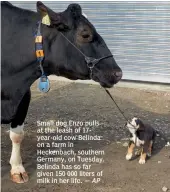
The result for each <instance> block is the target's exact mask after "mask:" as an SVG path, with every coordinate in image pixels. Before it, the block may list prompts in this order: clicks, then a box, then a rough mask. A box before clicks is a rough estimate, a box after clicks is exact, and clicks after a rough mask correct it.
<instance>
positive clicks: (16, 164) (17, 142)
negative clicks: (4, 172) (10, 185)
mask: <svg viewBox="0 0 170 192" xmlns="http://www.w3.org/2000/svg"><path fill="white" fill-rule="evenodd" d="M23 128H24V124H23V125H21V126H19V125H18V126H17V127H16V128H11V129H10V139H11V141H12V153H11V158H10V164H11V179H12V181H13V182H15V183H24V182H27V181H28V175H27V173H26V171H25V168H24V167H23V165H22V159H21V153H20V147H21V142H22V140H23V138H24V130H23Z"/></svg>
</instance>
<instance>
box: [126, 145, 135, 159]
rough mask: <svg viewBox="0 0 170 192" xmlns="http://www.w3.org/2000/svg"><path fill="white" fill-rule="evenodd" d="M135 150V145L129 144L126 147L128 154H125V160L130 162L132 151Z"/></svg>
mask: <svg viewBox="0 0 170 192" xmlns="http://www.w3.org/2000/svg"><path fill="white" fill-rule="evenodd" d="M134 148H135V144H134V142H133V141H130V142H129V146H128V152H127V154H126V160H130V159H132V155H133V150H134Z"/></svg>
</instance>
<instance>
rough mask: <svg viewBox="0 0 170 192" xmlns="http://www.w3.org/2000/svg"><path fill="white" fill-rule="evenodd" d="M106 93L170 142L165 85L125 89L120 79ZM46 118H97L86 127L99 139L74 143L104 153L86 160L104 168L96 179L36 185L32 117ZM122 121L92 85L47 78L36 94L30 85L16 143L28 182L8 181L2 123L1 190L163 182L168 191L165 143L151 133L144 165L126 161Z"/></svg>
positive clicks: (34, 191) (135, 191) (101, 191)
mask: <svg viewBox="0 0 170 192" xmlns="http://www.w3.org/2000/svg"><path fill="white" fill-rule="evenodd" d="M132 87H133V88H132ZM152 89H153V87H152ZM110 92H111V94H112V95H113V96H114V98H115V100H116V101H117V103H118V105H119V107H120V108H121V109H122V110H123V111H124V112H125V114H126V116H127V117H128V118H131V117H133V116H138V117H140V118H142V119H143V120H144V121H145V122H148V123H151V124H152V125H153V126H154V127H155V128H156V129H157V130H159V131H161V132H162V133H163V134H165V136H166V137H167V138H168V139H169V140H170V91H169V87H167V88H165V89H159V91H158V89H157V88H156V89H154V90H151V89H149V88H145V87H140V88H139V87H134V86H130V88H129V86H127V84H124V85H123V84H122V83H120V85H119V86H115V88H112V89H110ZM51 119H55V120H61V121H64V120H69V119H72V120H75V121H77V120H80V121H90V120H98V121H100V123H101V124H100V126H99V127H97V128H94V129H92V134H98V135H102V136H103V141H101V142H88V143H87V142H80V141H78V142H76V143H75V150H78V149H82V148H83V149H88V148H93V149H100V150H101V149H103V150H104V151H105V156H104V159H105V161H104V163H102V165H101V164H96V163H94V164H92V170H93V171H94V172H97V171H99V170H101V169H102V170H103V171H104V176H103V178H102V181H101V182H100V183H98V184H90V183H82V184H37V182H36V178H37V177H36V144H37V141H36V129H37V127H36V121H37V120H44V121H45V120H51ZM124 123H125V122H124V119H123V118H122V116H121V114H120V113H119V111H118V110H117V108H116V107H115V105H114V104H113V103H112V101H111V100H110V98H109V97H108V95H106V93H105V91H104V90H103V88H101V87H100V86H98V85H89V84H80V83H72V82H68V81H62V82H61V81H51V91H50V92H49V93H47V94H42V93H40V92H39V91H38V90H37V85H36V83H35V84H34V85H33V86H32V100H31V104H30V108H29V111H28V115H27V118H26V123H25V139H24V141H23V144H22V157H23V161H24V166H25V168H26V170H27V171H28V174H29V177H30V180H29V182H28V183H25V184H14V183H12V182H11V181H10V179H9V171H10V166H9V164H8V161H9V158H10V153H11V142H10V139H9V136H8V135H9V133H8V132H7V130H8V126H4V125H3V126H2V139H1V140H2V145H1V147H2V163H1V164H2V169H1V170H2V192H52V191H55V192H114V191H118V192H129V191H131V192H140V191H146V192H161V191H162V187H164V186H165V187H167V188H169V190H170V147H164V145H165V141H164V140H163V139H162V138H161V137H157V139H156V144H155V150H154V154H153V156H152V157H151V158H150V159H149V160H148V161H147V163H146V164H145V165H139V163H138V158H134V159H133V160H132V161H126V160H125V155H126V151H127V147H125V146H126V144H127V137H128V132H127V130H125V129H124V128H123V125H124Z"/></svg>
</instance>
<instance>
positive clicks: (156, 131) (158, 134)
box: [155, 130, 170, 147]
mask: <svg viewBox="0 0 170 192" xmlns="http://www.w3.org/2000/svg"><path fill="white" fill-rule="evenodd" d="M156 136H157V137H159V136H160V137H162V138H163V139H164V141H165V142H166V145H165V146H166V147H168V146H170V141H169V140H168V139H167V137H165V135H164V134H163V133H162V132H161V131H158V130H155V137H156Z"/></svg>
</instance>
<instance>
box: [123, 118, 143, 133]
mask: <svg viewBox="0 0 170 192" xmlns="http://www.w3.org/2000/svg"><path fill="white" fill-rule="evenodd" d="M125 126H126V127H127V128H128V129H129V131H130V132H131V133H135V132H136V131H137V130H139V129H140V130H142V129H143V128H144V124H143V122H142V121H141V120H140V119H139V118H137V117H134V118H132V120H131V121H128V122H127V123H126V124H125Z"/></svg>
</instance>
